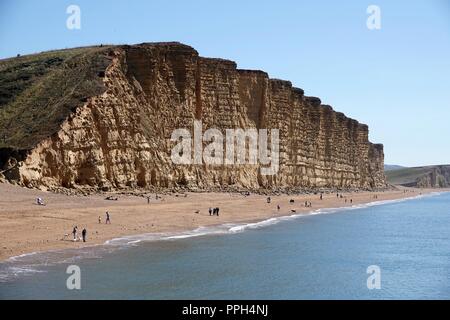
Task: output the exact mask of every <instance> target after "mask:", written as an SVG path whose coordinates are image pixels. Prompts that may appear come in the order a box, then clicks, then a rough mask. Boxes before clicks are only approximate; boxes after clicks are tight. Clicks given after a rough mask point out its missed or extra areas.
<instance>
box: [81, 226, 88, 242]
mask: <svg viewBox="0 0 450 320" xmlns="http://www.w3.org/2000/svg"><path fill="white" fill-rule="evenodd" d="M86 233H87V231H86V228H84V229H83V231H81V236H82V237H83V242H86Z"/></svg>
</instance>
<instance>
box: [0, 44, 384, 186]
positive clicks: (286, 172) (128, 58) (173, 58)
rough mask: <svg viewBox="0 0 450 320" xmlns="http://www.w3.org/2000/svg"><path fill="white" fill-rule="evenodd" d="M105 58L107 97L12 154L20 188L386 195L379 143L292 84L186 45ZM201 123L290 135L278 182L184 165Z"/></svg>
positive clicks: (2, 161) (113, 50)
mask: <svg viewBox="0 0 450 320" xmlns="http://www.w3.org/2000/svg"><path fill="white" fill-rule="evenodd" d="M98 55H105V56H107V57H108V58H109V59H110V60H108V61H110V62H109V64H108V65H107V67H106V68H105V69H104V71H102V72H101V73H100V79H99V80H97V81H101V83H102V86H103V88H104V89H103V91H102V92H96V94H95V95H91V96H89V97H87V98H86V99H85V102H83V103H82V104H81V105H77V106H75V107H74V108H73V111H72V112H71V113H70V114H69V115H68V116H67V117H65V118H64V119H62V120H61V123H60V125H59V127H58V128H57V130H55V132H53V133H51V134H50V135H48V137H47V138H43V139H40V140H39V141H36V143H35V145H33V146H31V147H28V146H27V147H26V148H22V147H21V146H20V145H19V146H17V145H15V146H6V147H4V148H3V149H1V151H0V155H1V157H0V166H2V167H3V169H2V170H3V174H4V175H5V177H6V178H7V179H8V180H10V181H16V182H18V183H20V184H22V185H25V186H30V187H42V186H44V187H49V188H55V187H59V186H62V187H67V188H88V187H89V188H101V189H104V190H107V189H123V188H136V187H141V188H173V187H185V188H190V189H211V188H225V187H235V188H248V189H258V188H266V189H272V188H364V189H373V188H382V187H385V186H386V182H385V177H384V172H383V162H384V159H383V158H384V156H383V146H382V145H379V144H372V143H370V142H369V140H368V133H369V132H368V127H367V126H366V125H363V124H360V123H358V122H357V121H356V120H353V119H350V118H347V117H346V116H345V115H344V114H342V113H339V112H335V111H333V109H332V108H331V107H330V106H326V105H322V104H321V101H320V99H319V98H315V97H307V96H305V95H304V92H303V90H301V89H298V88H294V87H292V84H291V83H290V82H288V81H283V80H276V79H270V78H269V77H268V75H267V74H266V73H265V72H262V71H253V70H239V69H237V67H236V63H234V62H232V61H228V60H222V59H212V58H203V57H200V56H199V55H198V53H197V52H196V51H195V50H194V49H192V48H191V47H189V46H186V45H182V44H179V43H154V44H141V45H135V46H116V47H107V48H104V49H103V51H99V53H98ZM74 90H76V88H74ZM49 103H51V101H50V102H49ZM0 119H1V118H0ZM194 120H201V122H202V126H203V130H206V129H208V128H217V129H219V130H220V131H222V132H225V130H226V129H232V128H243V129H248V128H254V129H279V138H280V147H279V149H280V169H279V171H278V173H277V174H275V175H262V174H261V172H260V165H258V164H240V165H237V164H236V165H225V164H221V165H208V164H201V165H196V164H191V165H177V164H174V163H173V162H172V160H171V158H170V155H171V150H172V148H173V147H174V144H175V143H174V142H173V141H171V140H170V139H171V134H172V132H173V130H175V129H179V128H186V129H188V130H191V131H192V130H193V123H194ZM6 141H8V140H7V139H6ZM204 144H205V145H206V143H204Z"/></svg>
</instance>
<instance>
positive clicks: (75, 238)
mask: <svg viewBox="0 0 450 320" xmlns="http://www.w3.org/2000/svg"><path fill="white" fill-rule="evenodd" d="M98 223H102V217H101V216H98ZM105 224H111V216H110V214H109V212H108V211H106V220H105ZM72 235H73V241H80V240H82V241H83V242H86V236H87V230H86V228H83V230H82V231H81V237H79V236H78V226H74V227H73V229H72Z"/></svg>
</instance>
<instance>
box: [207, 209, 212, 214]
mask: <svg viewBox="0 0 450 320" xmlns="http://www.w3.org/2000/svg"><path fill="white" fill-rule="evenodd" d="M208 212H209V215H211V214H212V209H211V207H209V210H208Z"/></svg>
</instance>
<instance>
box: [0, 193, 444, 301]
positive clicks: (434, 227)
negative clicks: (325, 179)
mask: <svg viewBox="0 0 450 320" xmlns="http://www.w3.org/2000/svg"><path fill="white" fill-rule="evenodd" d="M72 264H75V265H78V266H79V267H80V270H81V289H80V290H68V289H67V287H66V280H67V278H68V277H69V274H67V273H66V269H67V267H68V266H69V265H72ZM372 265H376V266H378V267H379V268H380V270H381V273H380V284H381V288H380V289H372V290H369V289H368V287H367V279H368V277H369V276H370V274H368V273H367V268H368V267H369V266H372ZM0 298H1V299H35V298H39V299H450V193H442V194H438V195H433V196H423V197H420V198H417V199H411V200H405V201H394V202H384V203H373V204H369V205H364V206H359V207H354V208H352V209H337V210H331V209H329V210H322V211H315V212H312V213H311V214H310V215H303V216H293V217H287V218H282V219H269V220H266V221H264V222H261V223H253V224H247V225H245V224H239V225H223V226H218V227H210V228H199V229H197V230H193V231H191V232H185V233H180V234H159V235H155V234H153V235H148V234H147V235H142V236H134V237H128V238H122V239H115V240H113V241H110V242H108V243H107V244H105V245H102V246H97V247H93V248H87V249H82V250H65V251H55V252H48V253H40V254H32V255H25V256H22V257H17V258H14V259H11V260H9V261H7V262H5V263H2V264H0Z"/></svg>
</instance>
